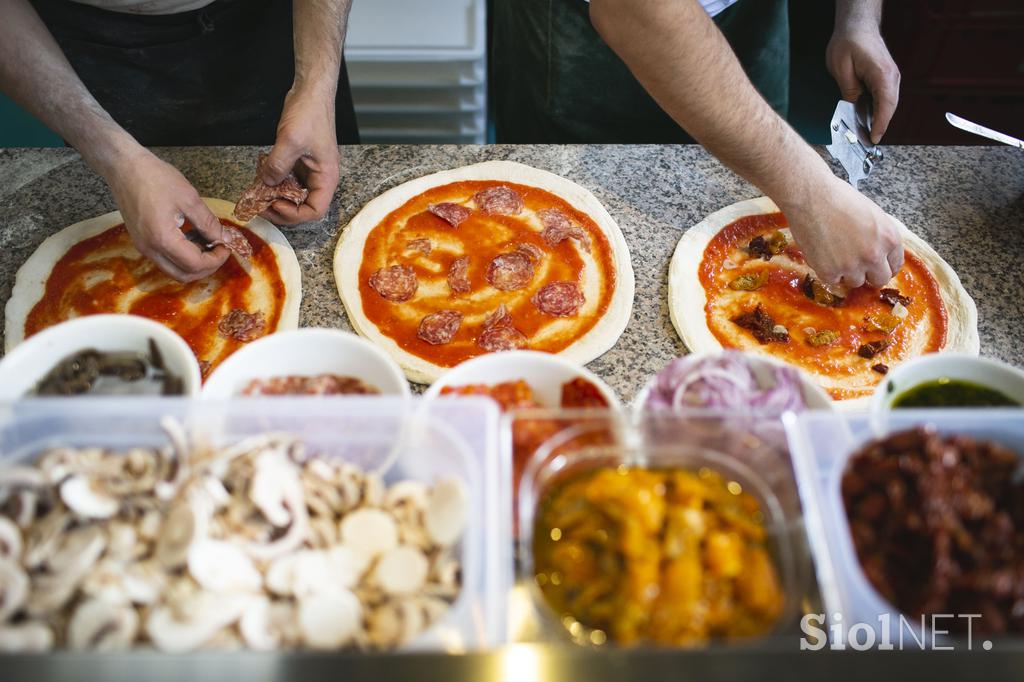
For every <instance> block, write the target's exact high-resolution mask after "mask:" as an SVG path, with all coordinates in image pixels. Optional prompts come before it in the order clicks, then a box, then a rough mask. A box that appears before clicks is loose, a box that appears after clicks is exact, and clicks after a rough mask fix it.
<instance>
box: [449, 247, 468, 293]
mask: <svg viewBox="0 0 1024 682" xmlns="http://www.w3.org/2000/svg"><path fill="white" fill-rule="evenodd" d="M448 288H449V289H451V290H452V293H453V294H464V293H466V292H468V291H469V290H470V288H471V286H470V283H469V256H460V257H459V258H456V259H455V260H453V261H452V264H451V265H450V266H448Z"/></svg>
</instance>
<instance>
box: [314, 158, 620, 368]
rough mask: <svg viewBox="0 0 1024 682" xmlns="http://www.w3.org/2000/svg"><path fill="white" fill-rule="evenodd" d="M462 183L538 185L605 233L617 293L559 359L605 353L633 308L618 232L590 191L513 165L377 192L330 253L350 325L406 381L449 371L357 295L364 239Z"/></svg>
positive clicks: (471, 169)
mask: <svg viewBox="0 0 1024 682" xmlns="http://www.w3.org/2000/svg"><path fill="white" fill-rule="evenodd" d="M463 180H494V181H496V182H502V181H504V182H513V183H517V184H521V185H531V186H533V187H538V188H540V189H543V190H546V191H548V192H551V193H552V194H555V195H557V196H559V197H561V198H562V199H564V200H565V201H567V202H569V204H571V205H572V206H573V208H575V209H577V210H579V211H582V212H583V213H586V214H587V215H589V216H590V218H591V219H592V220H593V221H594V222H595V223H596V224H597V226H598V227H599V228H600V229H601V231H602V232H604V234H605V236H606V237H607V238H608V242H609V244H610V245H611V253H612V258H613V259H614V262H615V273H616V284H615V291H614V292H613V294H612V299H611V302H610V304H609V306H608V310H607V311H605V314H604V315H603V316H602V317H601V319H600V320H598V321H597V323H596V324H595V325H594V326H593V328H591V330H590V331H589V332H587V333H586V334H584V335H583V336H582V337H581V338H579V339H577V340H576V341H575V342H573V343H572V344H571V345H569V346H568V347H567V348H565V349H564V350H562V351H560V352H559V353H557V355H559V356H561V357H563V358H566V359H567V360H571V361H572V362H576V363H579V364H586V363H588V362H590V361H591V360H594V359H596V358H598V357H600V356H601V355H603V354H604V353H606V352H607V351H608V350H609V349H610V348H611V347H612V346H614V345H615V343H616V342H617V341H618V340H619V337H620V336H621V335H622V332H623V331H624V330H625V329H626V324H627V323H628V322H629V317H630V314H631V312H632V310H633V293H634V281H633V265H632V263H631V262H630V257H629V247H628V246H627V245H626V239H625V237H623V236H622V230H621V229H619V226H618V225H617V224H616V222H615V220H614V219H613V218H612V217H611V215H610V214H609V213H608V211H607V210H605V208H604V206H603V205H601V202H600V201H598V200H597V197H595V196H594V195H593V194H591V193H590V192H589V191H588V190H586V189H584V188H583V187H580V186H579V185H577V184H576V183H575V182H572V181H571V180H567V179H565V178H563V177H561V176H559V175H555V174H554V173H549V172H547V171H543V170H538V169H536V168H531V167H530V166H526V165H523V164H521V163H515V162H512V161H487V162H484V163H478V164H474V165H472V166H464V167H462V168H455V169H452V170H446V171H441V172H439V173H433V174H431V175H427V176H424V177H422V178H417V179H416V180H411V181H410V182H406V183H404V184H402V185H399V186H397V187H395V188H393V189H390V190H388V191H387V192H385V193H384V194H381V195H380V196H379V197H377V198H376V199H374V200H373V201H371V202H370V203H368V204H367V205H366V206H365V207H363V210H361V211H360V212H359V213H358V214H356V216H355V217H354V218H352V221H351V222H349V224H348V226H347V227H346V228H345V230H344V232H343V233H342V235H341V239H339V240H338V246H337V249H336V250H335V252H334V279H335V281H336V282H337V285H338V293H339V294H340V295H341V300H342V303H343V304H344V306H345V311H346V312H347V313H348V319H349V321H350V322H351V323H352V327H353V328H354V329H355V330H356V331H357V332H358V333H359V334H361V335H362V336H365V337H366V338H367V339H369V340H370V341H372V342H373V343H375V344H377V345H378V346H380V347H381V348H383V349H385V350H386V351H387V352H388V353H389V354H390V355H391V357H393V358H394V359H395V360H396V361H397V362H398V364H399V365H400V366H401V367H402V369H403V370H404V371H405V374H406V376H407V377H408V378H409V380H410V381H413V382H416V383H421V384H429V383H432V382H433V381H434V380H435V379H437V378H438V377H439V376H441V374H443V373H444V372H446V371H447V370H448V369H449V368H447V367H442V366H440V365H436V364H434V363H432V362H429V361H427V360H424V359H423V358H420V357H417V356H415V355H413V354H411V353H409V352H407V351H405V350H403V349H402V348H401V347H400V346H399V345H398V344H397V343H395V342H394V341H393V340H392V339H391V338H389V337H387V336H385V335H384V334H382V333H380V331H379V330H378V329H377V326H376V325H374V324H373V323H372V322H370V320H369V319H367V317H366V315H365V314H364V313H363V306H362V300H361V298H360V294H359V267H360V265H361V264H362V259H363V249H364V246H365V244H366V239H367V237H368V236H369V234H370V232H371V231H372V230H373V228H375V227H377V225H378V224H380V222H381V221H382V220H383V219H384V218H385V217H387V215H388V214H390V213H391V212H392V211H394V210H395V209H397V208H399V207H401V206H402V205H403V204H405V203H406V202H407V201H409V200H410V199H412V198H413V197H416V196H418V195H420V194H422V193H423V192H426V191H427V190H429V189H432V188H434V187H440V186H442V185H448V184H451V183H454V182H460V181H463Z"/></svg>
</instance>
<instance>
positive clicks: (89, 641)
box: [67, 599, 139, 651]
mask: <svg viewBox="0 0 1024 682" xmlns="http://www.w3.org/2000/svg"><path fill="white" fill-rule="evenodd" d="M138 629H139V616H138V614H137V613H136V612H135V609H133V608H132V607H130V606H122V605H117V604H111V603H109V602H107V601H104V600H102V599H90V600H88V601H84V602H82V603H81V604H80V605H79V607H78V608H77V609H75V614H74V615H73V616H72V617H71V621H70V622H69V623H68V630H67V637H68V646H69V647H71V648H72V649H74V650H76V651H86V650H94V651H120V650H123V649H128V648H130V647H131V645H132V642H134V641H135V634H136V632H138Z"/></svg>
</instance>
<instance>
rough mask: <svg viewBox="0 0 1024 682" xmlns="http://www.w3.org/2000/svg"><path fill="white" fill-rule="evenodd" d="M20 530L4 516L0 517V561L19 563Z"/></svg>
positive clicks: (20, 547)
mask: <svg viewBox="0 0 1024 682" xmlns="http://www.w3.org/2000/svg"><path fill="white" fill-rule="evenodd" d="M21 549H22V541H21V529H20V528H18V526H17V525H15V523H14V522H13V521H11V520H10V519H9V518H7V517H6V516H0V560H4V559H7V560H8V561H14V562H18V561H21Z"/></svg>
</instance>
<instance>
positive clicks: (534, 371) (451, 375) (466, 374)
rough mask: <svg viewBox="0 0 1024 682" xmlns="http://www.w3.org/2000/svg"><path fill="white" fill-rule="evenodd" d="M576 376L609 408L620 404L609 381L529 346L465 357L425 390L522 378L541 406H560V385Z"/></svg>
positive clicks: (435, 391) (430, 394) (433, 395)
mask: <svg viewBox="0 0 1024 682" xmlns="http://www.w3.org/2000/svg"><path fill="white" fill-rule="evenodd" d="M576 378H583V379H586V380H587V381H589V382H590V383H592V384H593V385H594V386H595V387H596V388H597V390H598V392H599V393H600V394H601V395H602V396H604V399H605V400H607V401H608V406H609V407H610V408H613V409H614V408H619V407H621V406H622V402H621V401H620V400H619V397H618V396H617V395H616V394H615V391H613V390H612V389H611V387H610V386H608V384H606V383H605V382H603V381H602V380H601V379H600V378H599V377H598V376H597V375H596V374H594V373H593V372H591V371H590V370H588V369H587V368H585V367H581V366H580V365H577V364H575V363H572V362H569V361H568V360H564V359H562V358H560V357H558V356H557V355H551V354H550V353H541V352H539V351H530V350H513V351H505V352H501V353H488V354H487V355H480V356H478V357H475V358H473V359H472V360H467V361H466V362H463V363H462V364H460V365H458V366H456V367H454V368H452V369H450V370H448V371H447V372H445V373H444V374H443V375H442V376H441V377H440V378H439V379H438V380H437V381H435V382H434V383H433V384H432V385H431V386H430V388H429V389H427V391H426V393H425V394H424V395H425V396H426V397H427V398H436V397H438V396H439V395H441V390H442V389H444V388H445V387H446V386H450V387H455V386H467V385H470V384H487V385H488V386H491V385H494V384H500V383H503V382H506V381H515V380H517V379H522V380H523V381H525V382H526V383H528V384H529V385H530V388H532V389H533V396H534V399H535V400H536V401H537V402H538V403H540V404H541V405H542V406H543V407H549V408H557V407H561V401H562V385H563V384H565V383H567V382H569V381H572V380H573V379H576Z"/></svg>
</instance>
